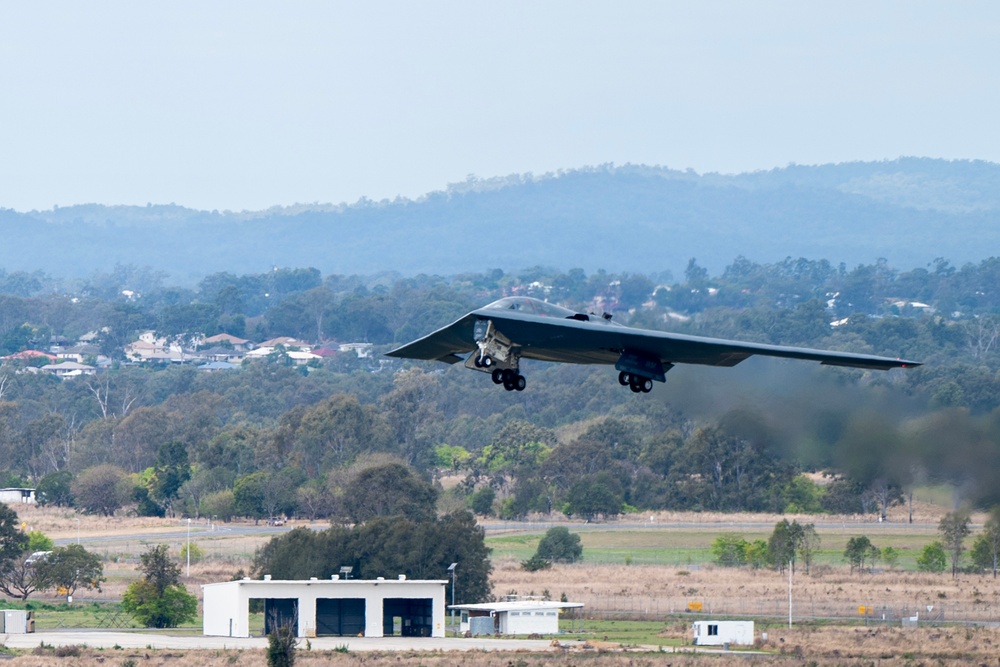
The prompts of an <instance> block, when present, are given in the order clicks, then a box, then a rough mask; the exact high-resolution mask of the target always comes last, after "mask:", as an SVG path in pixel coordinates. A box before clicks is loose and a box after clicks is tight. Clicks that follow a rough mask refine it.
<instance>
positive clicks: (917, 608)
mask: <svg viewBox="0 0 1000 667" xmlns="http://www.w3.org/2000/svg"><path fill="white" fill-rule="evenodd" d="M573 601H574V602H582V603H583V604H584V607H583V610H582V612H583V615H584V616H587V617H590V618H605V617H606V618H621V617H632V618H638V619H649V620H653V619H657V618H663V617H665V616H674V615H677V614H690V615H691V616H692V617H693V618H700V617H704V616H744V617H757V618H784V619H787V618H788V598H787V597H784V598H780V599H779V598H773V599H759V598H754V599H751V598H745V597H735V598H716V597H676V596H674V597H656V596H634V595H633V596H630V595H598V594H581V595H575V596H573ZM692 603H694V604H693V605H692ZM698 604H700V610H699V609H698ZM928 606H929V607H930V608H928ZM862 607H863V611H864V613H862ZM792 618H793V620H794V619H799V620H813V619H838V620H856V621H863V622H865V623H873V624H874V623H900V622H903V621H904V620H907V619H912V618H917V619H918V622H927V623H943V622H954V623H963V622H964V623H997V622H1000V605H997V604H992V603H982V604H975V603H974V604H971V605H970V604H964V603H958V602H938V603H935V604H932V605H923V604H918V603H914V602H908V603H899V602H891V603H890V602H884V601H877V600H876V601H868V602H867V603H866V604H864V605H861V604H852V603H848V602H843V601H831V600H829V599H827V598H825V597H815V596H808V597H795V596H794V595H793V597H792Z"/></svg>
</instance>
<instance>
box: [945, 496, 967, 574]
mask: <svg viewBox="0 0 1000 667" xmlns="http://www.w3.org/2000/svg"><path fill="white" fill-rule="evenodd" d="M970 523H971V519H970V518H969V514H968V513H967V512H960V511H959V512H948V513H947V514H945V515H944V516H943V517H941V521H940V522H939V523H938V532H939V533H940V534H941V542H942V546H943V547H944V548H945V550H946V551H947V553H948V556H949V558H950V559H951V576H953V577H957V576H958V563H959V561H960V560H961V559H962V553H963V552H964V551H965V538H966V537H968V536H969V533H970V532H971V531H970V529H969V524H970Z"/></svg>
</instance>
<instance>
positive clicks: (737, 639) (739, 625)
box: [694, 621, 754, 646]
mask: <svg viewBox="0 0 1000 667" xmlns="http://www.w3.org/2000/svg"><path fill="white" fill-rule="evenodd" d="M753 640H754V637H753V621H695V622H694V643H695V644H696V645H697V646H722V645H723V644H736V645H738V646H749V645H751V644H753Z"/></svg>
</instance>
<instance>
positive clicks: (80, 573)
mask: <svg viewBox="0 0 1000 667" xmlns="http://www.w3.org/2000/svg"><path fill="white" fill-rule="evenodd" d="M37 567H38V569H39V570H41V571H43V573H44V576H45V578H46V579H47V581H48V583H49V584H50V585H51V586H55V587H58V588H59V589H61V592H62V591H64V592H65V595H66V596H67V599H69V598H71V597H72V596H73V593H75V592H76V590H77V589H78V588H80V587H81V586H82V587H83V588H85V589H88V590H90V589H96V590H98V591H99V590H101V582H103V581H105V576H104V564H103V563H102V562H101V558H100V556H98V555H97V554H93V553H90V552H89V551H87V550H86V549H84V548H83V547H82V546H80V545H79V544H71V545H69V546H67V547H57V548H55V549H54V550H53V551H52V553H51V554H49V556H48V558H46V559H45V560H43V561H42V562H41V563H39V564H38V565H37Z"/></svg>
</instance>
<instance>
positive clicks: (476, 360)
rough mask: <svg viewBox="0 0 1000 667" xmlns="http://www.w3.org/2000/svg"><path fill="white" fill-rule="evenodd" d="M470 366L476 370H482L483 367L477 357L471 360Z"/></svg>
mask: <svg viewBox="0 0 1000 667" xmlns="http://www.w3.org/2000/svg"><path fill="white" fill-rule="evenodd" d="M472 365H473V366H475V367H476V368H482V367H483V361H482V359H480V358H479V357H478V356H476V357H475V358H474V359H473V360H472Z"/></svg>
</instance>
